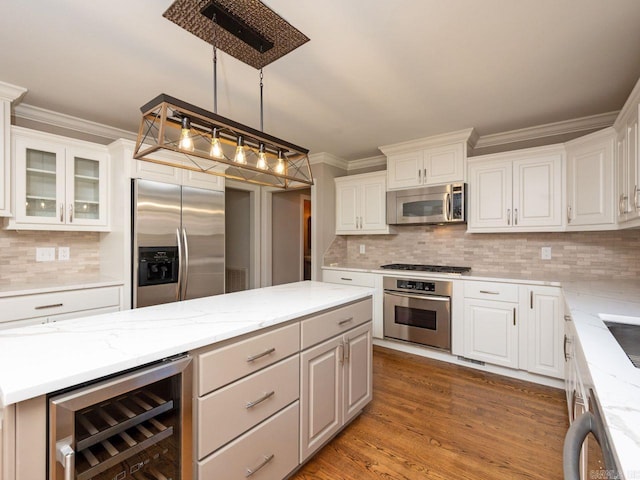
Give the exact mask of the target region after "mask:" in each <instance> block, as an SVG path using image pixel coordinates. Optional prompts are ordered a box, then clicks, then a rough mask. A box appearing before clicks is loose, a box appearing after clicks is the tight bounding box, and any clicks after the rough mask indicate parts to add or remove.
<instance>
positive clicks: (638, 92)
mask: <svg viewBox="0 0 640 480" xmlns="http://www.w3.org/2000/svg"><path fill="white" fill-rule="evenodd" d="M639 103H640V80H638V81H637V82H636V85H635V86H634V87H633V90H631V93H630V94H629V98H627V101H626V102H624V105H623V106H622V109H621V110H620V115H618V118H617V119H616V122H615V123H614V125H613V126H614V127H615V128H616V130H620V127H621V126H622V125H623V124H625V123H626V121H627V117H628V116H629V115H630V114H632V112H633V111H634V110H635V109H636V108H638V104H639Z"/></svg>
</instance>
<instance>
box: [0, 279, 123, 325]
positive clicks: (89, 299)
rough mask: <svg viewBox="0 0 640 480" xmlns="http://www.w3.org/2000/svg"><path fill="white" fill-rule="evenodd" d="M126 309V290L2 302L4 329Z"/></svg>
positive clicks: (14, 298) (44, 295)
mask: <svg viewBox="0 0 640 480" xmlns="http://www.w3.org/2000/svg"><path fill="white" fill-rule="evenodd" d="M121 308H122V287H121V286H107V287H95V288H77V287H76V288H70V289H60V290H58V291H50V292H47V293H35V294H24V295H14V296H7V297H3V298H0V311H2V312H4V313H3V316H2V321H1V322H0V328H13V327H19V326H27V325H37V324H39V323H49V322H57V321H61V320H68V319H71V318H78V317H88V316H90V315H98V314H100V313H109V312H116V311H118V310H120V309H121Z"/></svg>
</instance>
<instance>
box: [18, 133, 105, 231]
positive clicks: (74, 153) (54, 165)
mask: <svg viewBox="0 0 640 480" xmlns="http://www.w3.org/2000/svg"><path fill="white" fill-rule="evenodd" d="M12 158H13V162H12V168H13V179H14V180H13V186H14V192H13V199H14V203H13V210H14V212H13V213H14V217H13V218H10V219H9V221H8V224H7V228H9V229H16V230H22V229H24V230H80V231H108V230H109V215H108V191H109V184H108V182H109V168H108V162H109V154H108V151H107V148H106V147H105V146H103V145H97V144H93V143H89V142H82V141H79V140H73V139H69V138H65V137H60V136H57V135H51V134H46V133H42V132H36V131H33V130H28V129H24V128H19V127H13V128H12Z"/></svg>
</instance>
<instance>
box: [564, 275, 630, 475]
mask: <svg viewBox="0 0 640 480" xmlns="http://www.w3.org/2000/svg"><path fill="white" fill-rule="evenodd" d="M562 286H563V292H564V297H565V301H566V303H567V306H568V307H569V310H570V312H571V318H572V320H573V322H574V324H575V327H576V331H577V334H578V341H579V342H580V346H581V347H582V350H583V352H584V354H585V357H586V361H587V368H588V370H589V372H588V373H589V376H590V377H591V381H592V383H593V387H594V390H595V392H596V397H597V399H598V403H599V404H600V410H601V412H602V414H603V416H604V422H605V425H606V426H607V431H608V432H609V436H610V439H611V444H612V447H613V449H614V451H615V455H616V457H617V459H618V462H619V466H620V468H621V470H622V473H623V475H624V478H625V479H627V480H633V479H638V480H640V369H639V368H636V367H634V366H633V364H632V363H631V361H630V360H629V358H628V357H627V356H626V355H625V353H624V352H623V350H622V348H621V347H620V345H618V342H617V341H616V340H615V338H614V337H613V335H611V333H610V332H609V330H608V329H607V327H606V325H605V324H604V323H603V318H604V319H611V320H613V321H621V322H623V323H635V324H639V325H640V281H623V280H617V281H616V280H610V281H581V282H580V281H578V282H563V285H562Z"/></svg>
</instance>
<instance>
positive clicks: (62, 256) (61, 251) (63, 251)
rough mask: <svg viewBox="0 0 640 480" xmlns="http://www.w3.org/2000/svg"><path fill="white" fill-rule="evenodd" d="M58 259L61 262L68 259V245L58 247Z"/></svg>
mask: <svg viewBox="0 0 640 480" xmlns="http://www.w3.org/2000/svg"><path fill="white" fill-rule="evenodd" d="M58 260H59V261H61V262H63V261H66V260H69V247H58Z"/></svg>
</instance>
